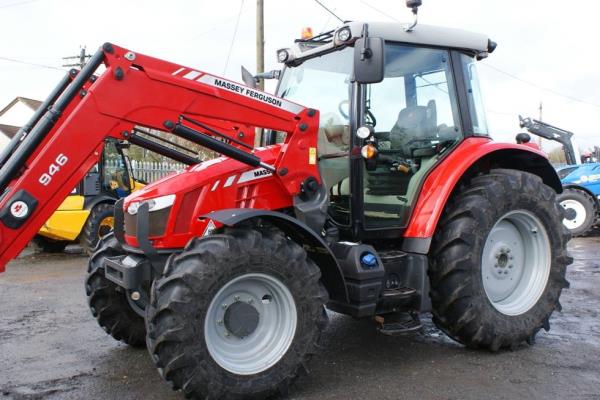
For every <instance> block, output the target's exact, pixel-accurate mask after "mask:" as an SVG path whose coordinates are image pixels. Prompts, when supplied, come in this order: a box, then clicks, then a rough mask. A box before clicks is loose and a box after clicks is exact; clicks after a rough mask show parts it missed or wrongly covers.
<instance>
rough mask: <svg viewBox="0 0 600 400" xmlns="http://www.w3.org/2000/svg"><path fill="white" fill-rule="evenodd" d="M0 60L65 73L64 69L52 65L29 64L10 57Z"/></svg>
mask: <svg viewBox="0 0 600 400" xmlns="http://www.w3.org/2000/svg"><path fill="white" fill-rule="evenodd" d="M0 60H3V61H9V62H14V63H18V64H25V65H30V66H32V67H38V68H46V69H55V70H58V71H64V69H62V68H59V67H54V66H52V65H44V64H36V63H31V62H27V61H23V60H17V59H14V58H9V57H1V56H0Z"/></svg>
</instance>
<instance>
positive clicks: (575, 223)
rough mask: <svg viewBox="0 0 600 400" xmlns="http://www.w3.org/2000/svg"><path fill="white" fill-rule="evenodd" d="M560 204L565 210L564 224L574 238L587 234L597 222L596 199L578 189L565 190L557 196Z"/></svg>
mask: <svg viewBox="0 0 600 400" xmlns="http://www.w3.org/2000/svg"><path fill="white" fill-rule="evenodd" d="M556 200H557V201H558V203H559V204H560V205H561V206H562V207H563V208H564V209H565V218H564V219H563V224H564V225H565V227H566V228H567V229H568V230H569V231H570V232H571V235H573V236H581V235H584V234H586V233H587V232H588V231H589V230H590V229H591V228H592V226H593V225H594V221H595V220H596V206H595V204H594V199H592V198H591V197H590V195H588V194H587V193H585V192H584V191H581V190H577V189H564V190H563V192H562V193H561V194H559V195H558V196H557V199H556Z"/></svg>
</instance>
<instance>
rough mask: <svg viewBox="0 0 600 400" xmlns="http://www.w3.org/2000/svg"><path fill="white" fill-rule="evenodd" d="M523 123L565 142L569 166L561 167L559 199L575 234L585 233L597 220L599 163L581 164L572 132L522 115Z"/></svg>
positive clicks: (559, 172) (532, 129)
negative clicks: (561, 189)
mask: <svg viewBox="0 0 600 400" xmlns="http://www.w3.org/2000/svg"><path fill="white" fill-rule="evenodd" d="M519 121H520V125H521V127H522V128H526V129H527V131H529V132H530V133H532V134H534V135H537V136H540V137H542V138H544V139H547V140H552V141H556V142H558V143H560V144H561V145H562V148H563V151H564V153H565V160H566V161H567V166H561V167H560V168H558V176H559V178H560V180H561V183H562V185H563V192H562V193H561V194H559V195H558V197H557V199H558V202H559V203H560V205H561V206H563V208H564V209H565V214H564V219H563V224H564V225H565V227H566V228H567V229H568V230H569V231H570V232H571V234H572V235H573V236H580V235H584V234H585V233H587V232H589V230H590V229H591V228H592V227H593V226H594V224H595V223H596V221H597V219H598V212H599V210H600V207H599V206H600V204H599V203H598V196H599V195H600V163H582V162H581V155H580V154H579V149H578V147H577V145H575V144H574V143H573V136H574V135H573V132H569V131H567V130H564V129H561V128H558V127H556V126H553V125H550V124H548V123H545V122H541V121H538V120H532V119H531V118H522V117H521V116H519Z"/></svg>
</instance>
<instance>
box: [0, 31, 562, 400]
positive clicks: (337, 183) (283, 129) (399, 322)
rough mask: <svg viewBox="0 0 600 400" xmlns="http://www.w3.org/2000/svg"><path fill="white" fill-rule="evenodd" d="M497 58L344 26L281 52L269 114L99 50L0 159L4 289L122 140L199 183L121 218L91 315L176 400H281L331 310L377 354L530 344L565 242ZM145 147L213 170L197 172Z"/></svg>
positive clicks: (129, 55)
mask: <svg viewBox="0 0 600 400" xmlns="http://www.w3.org/2000/svg"><path fill="white" fill-rule="evenodd" d="M495 47H496V44H495V43H494V42H492V41H491V40H489V39H488V38H487V37H486V36H483V35H479V34H473V33H467V32H464V31H459V30H454V29H445V28H439V27H432V26H418V27H416V28H414V26H413V27H410V28H406V29H404V28H403V26H402V25H400V24H395V23H368V24H367V23H363V22H351V23H346V24H344V25H343V26H342V27H340V28H339V29H336V30H334V31H331V32H327V33H325V34H322V35H319V36H316V37H314V38H311V39H305V40H298V41H296V43H295V44H294V46H293V47H291V48H289V49H282V50H280V51H279V52H278V59H279V61H280V62H282V63H283V64H284V67H283V69H282V71H281V73H280V74H277V73H272V74H271V75H273V76H278V75H280V76H279V84H278V88H277V92H276V95H270V94H267V93H265V92H262V91H260V90H257V89H255V88H253V87H252V85H250V86H248V85H243V84H239V83H236V82H232V81H230V80H227V79H223V78H220V77H217V76H215V75H211V74H208V73H205V72H201V71H199V70H196V69H193V68H187V67H183V66H180V65H176V64H173V63H169V62H165V61H162V60H158V59H155V58H151V57H148V56H145V55H142V54H138V53H134V52H132V51H129V50H126V49H123V48H120V47H117V46H114V45H111V44H108V43H107V44H105V45H104V46H103V47H102V48H101V49H100V50H99V51H98V52H97V53H96V54H95V55H94V56H93V57H92V58H91V60H90V62H89V63H88V64H87V65H86V66H85V67H84V68H83V70H82V71H80V72H78V73H77V71H73V72H71V73H70V74H69V75H68V76H67V77H66V78H65V79H64V80H63V81H62V82H61V84H60V85H59V86H58V87H57V89H56V90H55V91H54V92H53V93H52V94H51V95H50V97H49V98H48V100H47V101H46V102H45V104H44V105H43V107H42V108H41V109H40V111H39V112H38V113H37V114H36V115H35V116H34V118H33V119H32V121H31V123H30V124H29V125H28V126H26V127H25V128H24V129H23V131H22V132H21V133H20V134H19V135H18V136H17V137H16V139H15V140H14V141H13V142H12V143H11V145H10V147H9V149H8V150H7V152H5V153H4V154H3V155H2V156H1V157H0V158H1V159H0V161H2V168H1V170H0V188H1V190H2V193H3V194H2V198H1V200H0V221H1V223H0V236H1V241H0V260H1V265H2V268H1V270H4V266H5V264H6V263H7V262H8V261H9V260H10V259H12V258H13V257H15V256H16V255H17V254H18V253H19V252H20V250H21V249H22V248H23V247H24V246H25V244H26V243H27V242H28V241H29V239H31V238H32V237H33V236H34V235H35V233H36V232H37V231H38V229H39V228H40V226H41V225H42V224H43V223H44V221H46V219H47V218H48V217H49V215H51V214H52V212H53V211H54V210H55V209H56V207H57V206H58V205H59V204H60V202H61V201H62V200H63V199H64V198H65V197H66V196H67V195H68V194H69V192H70V191H71V189H72V187H73V186H74V185H75V184H76V183H77V182H79V181H80V180H81V178H82V177H83V176H84V175H85V173H86V172H87V171H88V170H89V169H90V167H91V166H92V165H93V164H94V163H96V162H98V158H99V157H100V154H101V153H102V146H103V143H104V139H106V138H107V137H114V138H118V139H120V140H127V141H129V142H131V143H135V144H137V145H141V146H145V147H148V148H151V149H152V150H154V151H157V152H159V153H161V154H165V155H169V156H170V157H171V158H175V159H177V160H179V161H181V162H185V163H187V164H189V165H190V167H189V168H188V169H187V170H185V171H183V172H181V173H177V174H173V175H171V176H168V177H166V178H164V179H162V180H161V181H158V182H155V183H153V184H150V185H148V186H146V187H145V188H143V189H142V190H139V191H137V192H136V193H133V194H131V195H130V196H128V197H127V198H125V199H122V200H120V201H118V202H117V204H116V206H115V215H114V221H115V229H114V233H113V234H110V235H108V236H107V237H105V238H103V239H102V240H101V242H100V243H99V245H98V247H97V248H96V250H95V253H94V254H93V256H92V257H91V259H90V262H89V273H88V276H87V279H86V282H85V288H86V292H87V295H88V300H89V305H90V308H91V310H92V314H93V315H94V316H95V317H96V319H97V320H98V323H99V324H100V326H102V327H103V328H104V329H105V330H106V331H107V332H108V333H109V334H110V335H112V336H113V337H114V338H115V339H117V340H122V341H124V342H125V343H128V344H130V345H132V346H144V345H147V346H148V349H149V352H150V354H151V357H152V360H153V361H154V363H155V365H156V367H157V368H158V370H159V372H160V374H161V376H162V377H163V378H164V379H165V380H167V381H168V382H170V384H171V385H172V387H173V388H174V389H180V390H182V391H183V392H184V393H185V395H186V396H189V397H193V398H219V397H230V398H248V397H253V398H254V397H268V396H270V395H273V394H277V393H280V392H283V391H285V390H286V389H287V387H288V386H289V385H290V384H291V383H292V382H293V381H294V379H295V378H296V376H297V375H298V373H299V372H300V371H301V370H303V369H304V368H305V367H306V363H307V362H308V360H309V359H310V357H311V356H312V355H313V354H314V353H315V352H316V351H317V348H318V347H317V346H318V342H319V337H320V335H321V332H322V330H323V328H324V326H325V324H326V322H327V313H326V312H325V307H326V308H328V309H330V310H334V311H336V312H339V313H343V314H347V315H351V316H353V317H356V318H371V319H374V320H375V321H376V322H377V324H378V327H379V329H380V330H381V332H382V333H386V334H398V333H405V332H410V331H413V330H416V329H418V328H419V327H420V322H419V314H420V313H424V312H432V313H433V320H434V322H435V324H436V325H437V326H438V327H439V328H440V329H442V330H443V331H444V332H445V333H446V334H448V335H449V336H450V337H451V338H453V339H455V340H456V341H458V342H460V343H463V344H464V345H467V346H469V347H474V348H484V349H490V350H492V351H497V350H499V349H501V348H510V349H514V348H516V347H518V346H519V345H520V344H521V343H522V342H528V343H532V342H533V340H534V338H535V335H536V333H537V332H538V331H539V330H540V329H541V328H545V329H546V330H547V329H549V318H550V316H551V314H552V312H553V311H554V310H555V309H558V308H560V305H559V297H560V293H561V291H562V289H563V288H565V287H567V281H566V280H565V270H566V266H567V265H568V264H569V263H570V262H571V258H570V257H569V256H568V255H567V252H566V243H567V241H568V240H569V236H568V234H567V233H566V231H565V229H564V228H563V225H562V223H561V221H562V215H563V211H562V208H561V207H560V206H559V205H558V204H557V203H556V201H555V197H556V194H557V193H560V192H561V190H562V189H561V184H560V180H559V179H558V177H557V175H556V172H555V171H554V169H553V168H552V166H551V165H550V164H549V162H548V160H547V159H546V158H545V157H544V155H543V154H541V153H540V152H537V151H535V150H533V149H531V148H527V147H524V146H521V145H516V144H508V143H495V142H494V141H492V140H491V139H490V137H489V135H488V131H487V127H486V121H485V116H484V110H483V106H482V103H481V96H480V93H479V88H478V81H477V74H476V69H475V64H476V61H477V60H479V59H482V58H484V57H487V56H488V54H489V53H491V52H492V51H493V50H494V48H495ZM101 64H104V65H105V66H106V69H105V70H104V72H103V73H102V74H101V75H99V76H95V75H94V72H95V71H96V69H97V68H98V67H99V66H100V65H101ZM300 104H307V105H309V106H310V107H305V106H302V105H300ZM140 126H141V127H146V128H152V129H159V130H163V131H166V132H170V133H172V134H173V135H176V136H178V137H181V138H184V139H186V140H189V141H191V142H193V143H196V144H200V145H202V146H205V147H207V148H209V149H211V150H213V151H215V152H218V153H220V154H221V155H222V156H221V157H219V158H216V159H214V160H211V161H207V162H202V163H199V160H197V159H195V158H194V157H191V156H189V155H184V154H181V153H178V152H177V151H176V150H173V149H172V148H171V147H170V146H168V145H165V144H164V143H163V144H160V143H157V142H152V141H151V140H150V139H148V138H147V137H142V136H140V135H139V134H136V129H137V128H136V127H140ZM255 128H262V137H261V140H262V146H261V147H256V148H254V147H253V146H251V145H250V143H254V132H255Z"/></svg>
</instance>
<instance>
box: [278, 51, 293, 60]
mask: <svg viewBox="0 0 600 400" xmlns="http://www.w3.org/2000/svg"><path fill="white" fill-rule="evenodd" d="M289 58H290V52H289V51H287V50H286V49H282V50H278V51H277V61H278V62H280V63H284V62H286V61H287V60H288V59H289Z"/></svg>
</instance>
